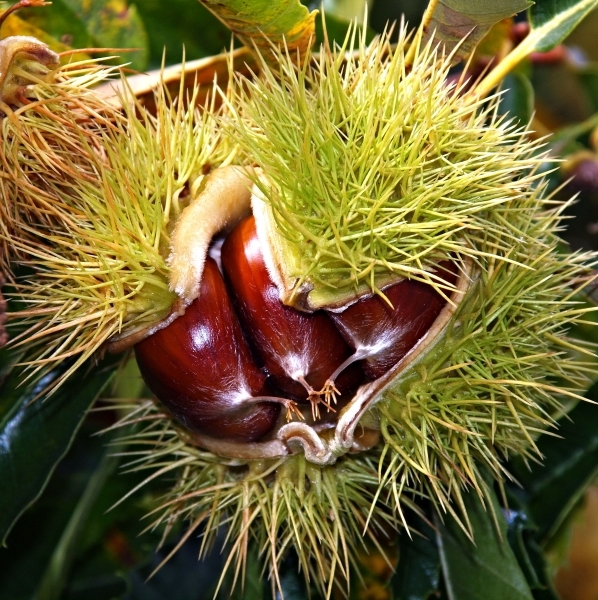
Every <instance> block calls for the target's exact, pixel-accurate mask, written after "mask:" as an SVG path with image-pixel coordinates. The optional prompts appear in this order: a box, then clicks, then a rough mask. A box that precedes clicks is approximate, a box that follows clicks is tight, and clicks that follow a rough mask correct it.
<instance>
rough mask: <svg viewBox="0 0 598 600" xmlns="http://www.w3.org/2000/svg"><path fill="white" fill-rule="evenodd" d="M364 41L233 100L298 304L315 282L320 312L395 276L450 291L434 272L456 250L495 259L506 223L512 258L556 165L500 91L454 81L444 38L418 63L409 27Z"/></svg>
mask: <svg viewBox="0 0 598 600" xmlns="http://www.w3.org/2000/svg"><path fill="white" fill-rule="evenodd" d="M355 36H356V33H355V32H353V34H352V35H351V34H349V36H348V37H347V39H346V41H345V44H344V45H343V47H341V48H340V49H338V50H336V51H335V52H327V51H323V52H321V54H320V55H319V56H318V57H311V58H308V59H306V61H305V63H304V64H303V66H302V67H301V69H296V68H295V67H294V65H293V61H292V60H291V58H290V57H289V56H288V55H286V54H285V53H284V52H279V53H278V58H279V65H280V66H279V69H278V70H276V71H275V70H270V69H268V68H266V67H265V66H264V69H263V73H262V77H261V78H259V79H257V80H255V81H253V82H250V83H249V84H247V85H239V86H238V87H237V95H236V97H235V98H234V104H233V105H232V106H231V113H232V112H233V111H236V112H237V115H236V118H234V120H232V122H231V123H230V126H231V128H232V129H233V130H234V132H235V134H237V135H238V137H239V143H240V145H241V148H242V149H243V150H244V151H245V152H246V153H247V154H248V155H251V157H252V159H253V160H254V161H255V162H256V163H257V164H259V165H260V166H261V167H262V169H263V171H264V173H265V175H266V177H265V178H263V179H261V180H258V181H257V185H258V186H259V188H260V192H261V194H262V195H263V196H264V197H265V199H266V204H267V207H268V208H267V210H266V220H270V221H271V222H272V223H271V229H270V231H271V237H272V245H273V246H274V247H275V250H276V251H278V252H279V253H280V255H281V259H280V260H281V261H282V265H281V271H282V277H281V278H282V279H283V281H284V283H285V284H287V285H288V287H289V289H287V290H284V294H285V298H286V300H288V301H289V302H290V303H292V302H293V299H292V297H293V295H294V294H297V293H299V290H300V289H301V287H302V286H307V288H308V289H311V288H314V289H313V290H311V291H310V293H309V296H310V306H311V307H315V308H317V307H320V306H326V305H329V304H331V303H333V302H335V301H339V300H340V301H342V300H343V299H347V298H350V297H351V296H352V294H354V293H356V292H358V291H359V290H361V291H363V289H364V287H365V288H366V289H367V288H369V289H370V290H372V291H377V290H379V289H380V285H381V282H384V281H385V280H387V279H388V278H389V275H394V276H395V277H397V276H399V277H409V278H414V279H419V280H422V281H426V282H429V283H430V284H431V285H434V286H435V287H437V288H439V289H442V287H443V285H442V283H440V282H439V281H438V280H437V279H434V277H433V275H431V274H430V273H429V272H428V270H429V268H430V267H431V266H432V265H435V264H437V263H438V262H439V261H441V260H443V259H445V258H446V257H447V256H448V255H449V254H453V253H456V254H457V255H458V256H459V257H461V258H463V257H467V256H471V257H472V258H473V259H474V260H476V261H479V260H482V261H483V260H485V259H486V255H485V254H484V253H485V252H486V253H487V252H488V250H483V249H482V248H481V245H482V244H484V243H485V238H487V237H488V236H492V235H493V232H494V231H495V230H496V232H497V233H496V235H495V237H496V245H495V247H493V248H491V249H490V250H489V252H490V255H492V254H494V253H495V252H502V254H503V255H504V254H505V253H506V251H507V250H508V248H509V247H510V245H511V243H512V240H511V237H509V235H508V229H509V227H510V225H509V223H510V221H511V213H512V212H513V211H514V210H517V209H516V208H514V207H513V200H516V199H517V198H518V197H519V196H520V195H522V194H523V195H525V194H529V193H533V192H532V191H531V187H532V186H533V181H534V179H535V178H537V177H538V176H537V175H536V174H535V173H534V166H536V165H537V164H538V163H539V162H540V161H541V160H542V157H539V156H537V153H538V144H536V143H532V142H530V141H528V140H527V138H526V137H525V136H524V135H522V132H521V131H520V130H519V129H518V128H517V127H516V126H515V125H513V124H512V123H510V122H508V121H506V120H505V119H503V118H500V117H499V116H497V114H496V113H495V108H496V103H497V99H496V98H494V99H493V100H492V101H490V102H489V103H487V104H484V103H483V102H481V101H477V102H473V103H472V102H470V101H468V100H467V99H466V98H464V97H462V90H460V89H458V88H457V89H456V88H455V87H452V86H449V85H447V84H446V77H447V75H448V71H449V67H450V61H449V60H447V59H445V58H442V57H440V56H439V55H438V51H437V50H434V49H433V48H432V47H431V46H430V45H428V46H426V47H424V48H422V49H421V50H420V52H418V53H416V54H415V57H414V59H413V63H412V64H411V65H409V66H408V65H406V61H405V51H406V47H407V44H408V41H407V36H406V33H405V31H402V32H401V35H400V38H399V42H398V45H397V47H396V49H392V48H391V46H390V44H389V42H388V39H387V38H386V37H382V38H381V39H380V40H378V41H377V42H375V43H374V44H372V45H370V46H366V45H365V42H364V41H363V40H359V41H357V40H356V39H355ZM229 114H230V113H229ZM490 162H491V165H490ZM490 214H495V215H496V216H493V217H489V215H490ZM511 235H512V236H513V237H515V236H516V235H518V231H517V229H516V228H513V229H512V232H511ZM507 260H510V259H507ZM286 300H285V301H286Z"/></svg>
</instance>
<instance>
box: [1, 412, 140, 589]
mask: <svg viewBox="0 0 598 600" xmlns="http://www.w3.org/2000/svg"><path fill="white" fill-rule="evenodd" d="M98 428H99V423H98V422H96V420H95V415H94V421H93V422H91V419H89V418H88V419H86V420H85V422H84V423H83V426H82V428H81V429H80V431H79V433H78V435H77V436H76V439H75V441H74V444H73V446H72V447H71V449H70V450H69V452H68V453H67V456H66V457H65V458H64V459H63V460H62V461H61V462H60V464H59V465H58V466H57V468H56V470H55V472H54V473H53V475H52V477H51V478H50V481H49V483H48V486H47V487H46V489H45V490H44V492H43V493H42V495H41V497H40V499H39V500H38V502H36V503H35V505H34V506H33V507H32V508H31V509H30V510H28V511H27V512H26V514H24V515H23V517H22V518H21V519H19V521H18V523H17V524H16V526H15V527H14V529H13V530H12V531H11V533H10V535H9V536H8V539H7V547H6V548H0V598H10V600H32V598H33V597H34V595H35V593H36V589H37V588H38V586H39V583H40V581H41V580H42V578H43V576H44V572H46V571H47V569H48V565H49V564H50V562H51V560H52V556H53V555H56V554H57V548H58V549H65V546H64V545H63V544H61V542H60V541H61V539H64V533H65V530H67V529H68V526H69V522H72V521H73V515H75V514H76V513H77V506H78V504H79V503H80V501H81V498H82V496H83V495H84V494H85V490H86V488H87V486H88V484H89V481H90V478H92V476H93V473H94V472H95V470H96V469H97V467H98V465H99V464H100V463H101V460H102V456H103V455H104V453H105V452H106V449H105V443H106V440H105V439H101V438H100V437H91V434H92V433H94V432H96V431H97V430H98ZM94 508H95V507H94ZM102 509H103V507H100V508H99V510H98V511H97V512H96V511H95V510H94V511H92V512H93V515H94V518H97V516H101V515H102V512H103V510H102ZM96 515H97V516H96ZM137 526H138V524H137ZM70 539H71V540H72V539H73V538H70ZM58 554H59V555H62V556H64V557H66V556H65V555H64V554H63V553H62V552H59V553H58ZM54 565H55V568H58V569H61V568H62V567H61V563H60V561H56V560H55V561H54ZM111 569H112V570H113V569H114V565H111ZM123 584H124V582H122V580H121V586H120V587H121V591H123V590H122V588H124V585H123ZM107 597H110V596H107ZM86 600H87V598H86Z"/></svg>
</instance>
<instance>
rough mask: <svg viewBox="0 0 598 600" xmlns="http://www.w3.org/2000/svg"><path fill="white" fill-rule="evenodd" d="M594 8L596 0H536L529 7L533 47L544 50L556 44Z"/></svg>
mask: <svg viewBox="0 0 598 600" xmlns="http://www.w3.org/2000/svg"><path fill="white" fill-rule="evenodd" d="M595 8H598V0H538V1H537V2H536V3H535V4H534V5H533V6H532V7H531V8H530V9H529V22H530V25H531V27H532V31H531V33H530V35H529V38H532V39H533V40H534V49H535V50H538V51H540V52H545V51H547V50H551V49H552V48H554V47H555V46H558V45H559V44H560V43H561V42H562V41H563V40H564V39H565V38H566V37H567V36H568V35H569V33H571V31H573V29H575V27H576V26H577V25H578V23H579V22H580V21H581V20H582V19H583V18H584V17H585V16H586V15H587V14H588V13H590V11H592V10H594V9H595Z"/></svg>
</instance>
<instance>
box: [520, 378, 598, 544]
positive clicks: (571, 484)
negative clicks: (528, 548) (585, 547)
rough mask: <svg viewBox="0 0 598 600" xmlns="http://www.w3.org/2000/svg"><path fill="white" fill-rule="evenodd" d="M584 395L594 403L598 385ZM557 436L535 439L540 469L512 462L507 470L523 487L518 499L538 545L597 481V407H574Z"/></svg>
mask: <svg viewBox="0 0 598 600" xmlns="http://www.w3.org/2000/svg"><path fill="white" fill-rule="evenodd" d="M587 395H588V398H589V399H591V400H593V401H597V400H598V384H596V385H594V386H593V387H592V388H591V389H590V391H589V392H588V394H587ZM558 434H559V437H555V436H551V435H548V434H544V435H542V436H541V437H540V438H539V439H538V442H537V445H538V448H539V450H540V452H541V453H542V456H543V457H544V460H543V464H542V465H533V466H532V467H531V469H530V468H528V467H527V465H525V464H524V462H523V461H522V460H521V459H515V460H513V462H512V463H511V464H510V465H509V467H508V468H509V470H510V471H511V472H512V473H513V475H515V477H516V478H517V480H518V481H519V483H521V484H522V485H523V490H524V491H522V492H520V494H519V495H521V496H522V497H524V499H525V503H526V504H527V507H528V513H529V515H530V517H531V518H532V520H533V522H534V524H535V525H536V526H537V527H538V530H539V531H538V537H539V539H540V540H541V541H542V542H547V541H549V539H550V538H551V537H552V536H553V535H554V534H555V533H556V531H557V530H558V528H559V527H560V525H561V524H563V523H564V522H565V520H566V519H567V517H568V516H569V514H570V513H571V511H572V510H573V509H574V508H575V506H576V504H577V503H578V502H579V500H580V499H581V498H582V495H583V493H584V492H585V490H586V489H587V487H588V485H590V484H591V483H592V482H593V481H595V479H596V477H598V406H596V405H595V404H590V403H587V402H581V403H580V404H578V405H577V406H576V407H575V408H574V409H573V410H572V411H571V412H570V413H569V415H568V418H567V419H566V420H563V421H562V422H561V424H560V428H559V431H558Z"/></svg>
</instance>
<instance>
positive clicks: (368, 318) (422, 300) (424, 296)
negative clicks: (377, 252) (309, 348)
mask: <svg viewBox="0 0 598 600" xmlns="http://www.w3.org/2000/svg"><path fill="white" fill-rule="evenodd" d="M438 275H439V276H440V277H442V279H444V280H445V281H446V282H447V283H448V284H450V285H454V284H455V282H456V279H457V269H456V266H455V265H454V264H452V263H451V262H449V261H445V262H443V263H441V264H440V265H439V269H438ZM383 291H384V295H385V296H386V297H387V298H388V300H390V302H391V304H392V307H391V306H390V305H389V304H388V303H387V302H386V301H385V300H384V299H383V298H381V297H380V296H370V297H368V298H364V299H362V300H359V301H358V302H356V303H355V304H352V305H351V306H349V307H348V308H347V309H345V310H344V311H343V312H341V313H331V314H330V316H331V317H332V320H333V321H334V322H335V323H336V325H337V327H338V328H339V330H340V332H341V333H342V335H343V337H344V338H345V340H346V341H347V343H348V344H349V345H350V346H351V347H352V348H353V349H354V350H355V351H356V353H358V354H359V355H360V356H362V357H363V361H362V367H363V370H364V372H365V374H366V376H367V377H368V378H370V379H378V377H381V376H382V375H384V374H385V373H386V372H387V371H388V370H389V369H390V368H391V367H392V366H393V365H395V364H396V363H398V362H399V360H401V359H402V358H403V357H404V356H405V355H406V354H407V352H409V350H411V348H413V346H415V344H416V343H417V342H418V341H419V340H420V339H421V338H422V337H423V336H424V334H425V333H426V332H427V331H428V329H430V327H431V326H432V323H434V321H435V320H436V318H437V317H438V315H439V314H440V311H441V310H442V309H443V307H444V306H445V304H446V302H447V301H446V300H445V299H444V298H443V297H442V296H441V295H440V294H439V293H438V292H437V291H436V290H435V289H434V288H433V287H432V286H430V285H428V284H426V283H422V282H421V281H414V280H412V279H405V280H404V281H401V282H400V283H397V284H395V285H393V286H390V287H388V288H386V289H385V290H383Z"/></svg>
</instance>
